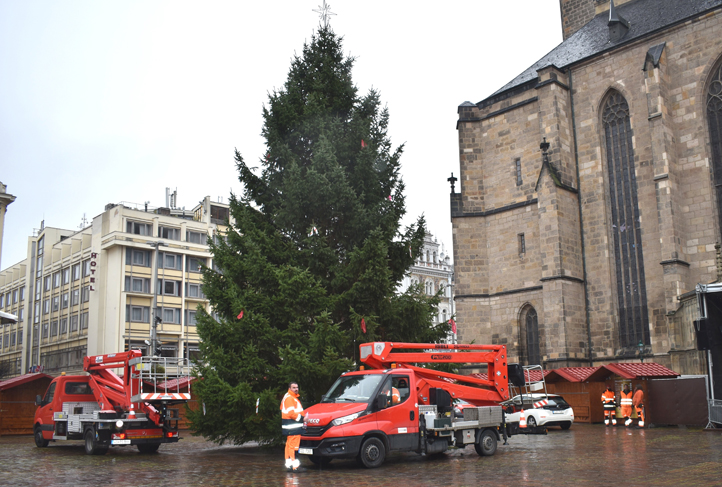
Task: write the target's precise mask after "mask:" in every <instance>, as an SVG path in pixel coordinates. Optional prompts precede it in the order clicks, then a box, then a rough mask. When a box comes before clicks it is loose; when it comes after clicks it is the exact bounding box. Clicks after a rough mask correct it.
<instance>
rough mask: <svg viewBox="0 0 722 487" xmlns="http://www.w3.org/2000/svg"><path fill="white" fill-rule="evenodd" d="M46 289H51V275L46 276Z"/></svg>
mask: <svg viewBox="0 0 722 487" xmlns="http://www.w3.org/2000/svg"><path fill="white" fill-rule="evenodd" d="M45 290H46V291H50V276H45Z"/></svg>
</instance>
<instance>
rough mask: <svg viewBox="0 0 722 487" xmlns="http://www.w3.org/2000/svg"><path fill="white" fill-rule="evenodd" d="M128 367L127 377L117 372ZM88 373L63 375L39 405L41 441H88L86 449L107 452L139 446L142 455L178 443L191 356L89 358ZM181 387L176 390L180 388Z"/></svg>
mask: <svg viewBox="0 0 722 487" xmlns="http://www.w3.org/2000/svg"><path fill="white" fill-rule="evenodd" d="M114 369H115V370H117V369H122V375H118V374H116V373H115V372H113V370H114ZM83 370H85V371H86V372H87V373H88V375H61V376H60V377H56V378H55V379H54V380H53V381H52V382H51V383H50V386H48V390H47V391H46V392H45V397H43V398H41V397H40V396H37V398H36V399H35V404H36V405H37V406H39V407H38V409H37V411H36V412H35V422H34V434H35V444H36V445H37V446H38V447H40V448H42V447H46V446H48V443H49V442H50V441H56V440H83V441H84V442H85V453H87V454H89V455H104V454H105V453H106V452H107V451H108V448H109V447H111V446H116V445H119V446H120V445H136V446H137V448H138V450H139V451H140V452H141V453H152V452H155V451H157V450H158V448H159V447H160V445H161V443H175V442H177V441H178V439H179V437H178V419H179V417H178V409H171V408H169V407H168V406H171V405H174V404H181V403H184V402H186V401H188V400H189V399H190V392H183V393H182V392H179V390H178V388H177V386H176V387H175V388H173V387H169V384H178V383H179V382H180V381H179V380H172V379H181V378H183V377H187V376H188V371H189V368H188V363H187V360H185V359H182V358H167V357H147V356H146V357H144V356H143V355H142V353H141V352H140V351H138V350H131V351H129V352H123V353H111V354H108V355H95V356H91V357H85V359H84V361H83ZM174 389H175V390H174Z"/></svg>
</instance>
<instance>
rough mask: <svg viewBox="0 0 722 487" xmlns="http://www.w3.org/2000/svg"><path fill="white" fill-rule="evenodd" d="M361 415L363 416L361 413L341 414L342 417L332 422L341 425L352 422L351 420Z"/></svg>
mask: <svg viewBox="0 0 722 487" xmlns="http://www.w3.org/2000/svg"><path fill="white" fill-rule="evenodd" d="M359 416H361V413H353V414H349V415H348V416H341V417H340V418H336V419H334V420H333V421H331V424H332V425H333V426H340V425H342V424H346V423H350V422H351V421H353V420H354V419H356V418H358V417H359Z"/></svg>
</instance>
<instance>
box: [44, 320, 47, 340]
mask: <svg viewBox="0 0 722 487" xmlns="http://www.w3.org/2000/svg"><path fill="white" fill-rule="evenodd" d="M46 338H48V324H47V323H43V340H45V339H46Z"/></svg>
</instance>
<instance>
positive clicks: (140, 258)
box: [125, 247, 150, 267]
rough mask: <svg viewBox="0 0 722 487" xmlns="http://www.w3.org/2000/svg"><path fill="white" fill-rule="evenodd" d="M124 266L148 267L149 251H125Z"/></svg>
mask: <svg viewBox="0 0 722 487" xmlns="http://www.w3.org/2000/svg"><path fill="white" fill-rule="evenodd" d="M125 265H137V266H142V267H150V250H136V249H131V248H130V247H129V248H127V249H125Z"/></svg>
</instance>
